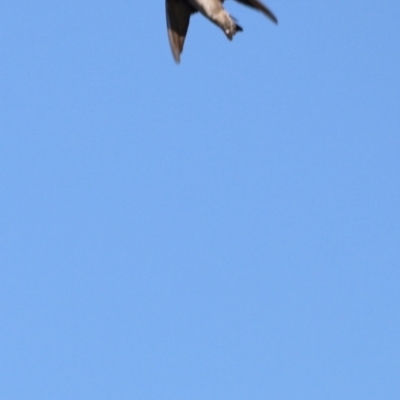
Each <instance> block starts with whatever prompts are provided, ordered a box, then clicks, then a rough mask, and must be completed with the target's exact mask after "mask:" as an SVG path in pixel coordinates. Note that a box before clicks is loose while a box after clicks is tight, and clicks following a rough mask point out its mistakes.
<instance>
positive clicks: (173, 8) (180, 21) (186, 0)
mask: <svg viewBox="0 0 400 400" xmlns="http://www.w3.org/2000/svg"><path fill="white" fill-rule="evenodd" d="M236 1H238V2H239V3H241V4H243V5H246V6H248V7H252V8H254V9H256V10H258V11H261V12H262V13H263V14H264V15H266V16H267V17H268V18H269V19H270V20H271V21H272V22H274V23H275V24H277V23H278V20H277V18H276V16H275V15H274V14H273V12H272V11H271V10H270V9H269V8H268V7H267V6H265V5H264V4H263V3H261V2H260V1H259V0H236ZM223 2H224V0H166V2H165V8H166V15H167V28H168V39H169V43H170V45H171V50H172V55H173V57H174V60H175V62H176V63H178V64H179V62H180V57H181V54H182V51H183V45H184V43H185V38H186V34H187V30H188V28H189V21H190V17H191V15H192V14H194V13H196V12H200V13H201V14H203V15H204V16H205V17H206V18H208V19H209V20H210V21H211V22H213V23H214V24H215V25H217V26H219V27H220V28H221V29H222V31H223V32H224V33H225V35H226V37H227V38H228V39H229V40H232V38H233V36H234V35H235V34H236V33H237V32H241V31H243V28H242V27H241V26H240V25H239V24H238V23H237V22H236V20H235V18H233V17H232V16H230V15H229V14H228V13H227V12H226V10H225V9H224V7H223Z"/></svg>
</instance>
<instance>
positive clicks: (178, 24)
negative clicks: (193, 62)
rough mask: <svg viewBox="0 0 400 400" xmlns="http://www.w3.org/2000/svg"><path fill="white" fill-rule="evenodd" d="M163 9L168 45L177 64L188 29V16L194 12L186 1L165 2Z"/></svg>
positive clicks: (167, 0)
mask: <svg viewBox="0 0 400 400" xmlns="http://www.w3.org/2000/svg"><path fill="white" fill-rule="evenodd" d="M165 7H166V13H167V26H168V39H169V44H170V45H171V50H172V54H173V56H174V59H175V61H176V62H177V63H179V61H180V55H181V53H182V50H183V44H184V42H185V37H186V33H187V30H188V27H189V21H190V16H191V14H193V13H194V12H195V11H196V10H195V9H194V8H193V7H192V6H191V5H190V4H189V3H188V2H187V0H166V3H165Z"/></svg>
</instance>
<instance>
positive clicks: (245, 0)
mask: <svg viewBox="0 0 400 400" xmlns="http://www.w3.org/2000/svg"><path fill="white" fill-rule="evenodd" d="M236 1H238V2H239V3H242V4H244V5H246V6H249V7H253V8H255V9H256V10H259V11H261V12H262V13H263V14H265V15H266V16H267V17H268V18H269V19H271V20H272V21H274V22H275V23H276V24H277V23H278V19H277V18H276V17H275V15H274V13H273V12H272V11H271V10H270V9H269V8H268V7H267V6H265V5H264V4H263V3H261V2H260V1H258V0H236Z"/></svg>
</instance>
